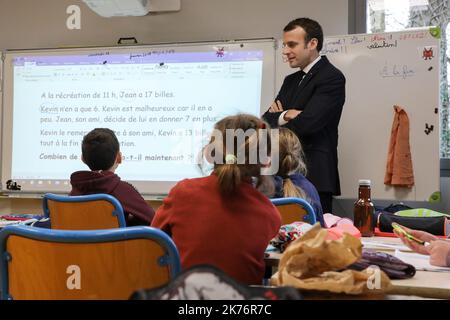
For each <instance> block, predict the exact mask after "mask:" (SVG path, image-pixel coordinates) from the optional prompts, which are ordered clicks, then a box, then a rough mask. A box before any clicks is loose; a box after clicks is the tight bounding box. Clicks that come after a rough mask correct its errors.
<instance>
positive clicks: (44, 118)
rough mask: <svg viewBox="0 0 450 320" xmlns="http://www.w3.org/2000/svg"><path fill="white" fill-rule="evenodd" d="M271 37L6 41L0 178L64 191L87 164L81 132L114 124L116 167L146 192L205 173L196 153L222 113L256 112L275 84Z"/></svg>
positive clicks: (162, 191)
mask: <svg viewBox="0 0 450 320" xmlns="http://www.w3.org/2000/svg"><path fill="white" fill-rule="evenodd" d="M274 75H275V41H274V40H273V39H264V40H243V41H239V40H236V41H225V42H202V43H185V44H161V45H147V46H125V47H111V48H109V47H108V48H106V47H101V48H99V47H93V48H69V49H45V50H21V51H7V52H6V53H5V59H4V78H3V82H4V90H3V91H4V92H3V102H4V104H3V112H2V114H3V122H2V133H3V135H2V136H3V137H2V171H1V174H2V175H1V177H2V187H3V190H5V183H6V181H7V180H9V179H13V180H14V181H17V182H18V184H20V185H21V186H22V191H23V192H36V193H43V192H49V191H51V192H67V191H69V190H70V189H71V187H70V184H69V177H70V174H71V173H72V172H74V171H78V170H89V169H88V167H87V166H86V165H84V164H83V163H82V162H81V159H80V158H81V141H82V138H83V136H84V135H85V134H86V133H87V132H89V131H90V130H92V129H94V128H98V127H103V128H104V127H106V128H110V129H112V130H114V131H115V133H116V135H117V137H118V140H119V142H120V144H121V147H120V149H121V152H122V154H123V156H124V162H123V163H122V164H121V165H119V167H118V169H117V171H116V172H117V174H118V175H119V176H120V177H121V178H122V179H123V180H127V181H130V182H131V183H133V185H135V186H136V187H137V189H138V190H139V191H140V192H141V193H143V194H149V195H164V194H167V193H168V191H169V190H170V188H171V187H172V186H173V185H174V184H175V183H177V182H178V181H179V180H182V179H184V178H194V177H198V176H202V175H203V173H202V172H201V171H200V170H199V167H198V164H197V156H198V154H199V152H200V150H201V148H202V147H203V146H204V145H205V144H206V142H207V141H208V136H209V133H210V132H211V130H212V128H213V125H214V123H215V122H217V121H218V120H219V119H221V118H223V117H225V116H228V115H232V114H236V113H240V112H245V113H251V114H254V115H257V116H259V115H260V114H261V106H266V105H268V104H269V103H270V101H271V100H272V99H273V96H274V94H275V92H274V91H275V88H274V85H275V82H274Z"/></svg>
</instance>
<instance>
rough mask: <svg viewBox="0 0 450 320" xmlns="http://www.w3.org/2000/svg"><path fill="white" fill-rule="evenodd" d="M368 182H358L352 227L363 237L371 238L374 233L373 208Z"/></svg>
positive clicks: (369, 183)
mask: <svg viewBox="0 0 450 320" xmlns="http://www.w3.org/2000/svg"><path fill="white" fill-rule="evenodd" d="M370 185H371V182H370V180H359V190H358V200H356V202H355V206H354V209H353V221H354V225H355V227H356V228H358V230H359V231H360V232H361V235H362V236H363V237H372V236H373V232H374V221H373V215H374V206H373V203H372V200H371V198H370Z"/></svg>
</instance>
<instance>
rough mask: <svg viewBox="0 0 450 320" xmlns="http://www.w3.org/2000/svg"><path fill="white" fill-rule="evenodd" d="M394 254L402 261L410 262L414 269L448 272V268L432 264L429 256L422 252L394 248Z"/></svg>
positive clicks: (449, 270)
mask: <svg viewBox="0 0 450 320" xmlns="http://www.w3.org/2000/svg"><path fill="white" fill-rule="evenodd" d="M394 255H395V256H396V257H397V258H399V259H400V260H402V261H403V262H405V263H409V264H412V265H413V266H414V267H415V268H416V270H423V271H434V272H450V268H446V267H436V266H432V265H431V264H430V256H427V255H424V254H419V253H414V252H402V251H400V250H395V254H394Z"/></svg>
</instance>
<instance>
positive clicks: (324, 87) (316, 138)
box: [263, 56, 345, 195]
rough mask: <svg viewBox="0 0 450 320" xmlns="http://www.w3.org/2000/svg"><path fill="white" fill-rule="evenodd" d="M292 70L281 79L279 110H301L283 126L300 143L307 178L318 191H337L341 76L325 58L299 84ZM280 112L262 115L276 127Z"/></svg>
mask: <svg viewBox="0 0 450 320" xmlns="http://www.w3.org/2000/svg"><path fill="white" fill-rule="evenodd" d="M299 82H300V73H299V72H296V73H293V74H291V75H289V76H287V77H286V78H285V79H284V82H283V85H282V86H281V89H280V92H279V93H278V96H277V98H276V99H277V100H280V101H281V103H282V105H283V109H284V110H287V109H297V110H302V111H303V112H302V113H301V114H300V115H299V116H297V117H296V118H294V119H292V120H291V121H289V122H288V123H287V124H286V125H284V127H286V128H289V129H291V130H292V131H294V132H295V133H296V134H297V136H298V137H299V139H300V141H301V142H302V145H303V149H304V152H305V156H306V164H307V168H308V175H307V177H308V179H309V180H310V181H311V182H312V183H313V184H314V186H315V187H316V188H317V190H318V191H319V192H332V193H333V194H334V195H340V194H341V188H340V183H339V172H338V157H337V145H338V125H339V120H340V118H341V113H342V107H343V105H344V101H345V77H344V75H343V74H342V72H341V71H339V70H338V69H337V68H336V67H334V66H333V65H332V64H331V63H330V62H329V61H328V59H327V57H325V56H322V58H321V59H320V60H319V61H318V62H317V63H316V64H315V65H314V66H313V67H312V68H311V70H310V71H309V72H308V73H307V74H306V75H305V77H304V78H303V81H302V82H301V83H300V85H299ZM280 114H281V112H274V113H270V112H269V111H266V112H265V113H264V115H263V118H264V119H265V120H266V121H267V122H268V123H269V124H270V125H271V127H272V128H275V127H278V118H279V117H280Z"/></svg>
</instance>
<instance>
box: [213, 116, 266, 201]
mask: <svg viewBox="0 0 450 320" xmlns="http://www.w3.org/2000/svg"><path fill="white" fill-rule="evenodd" d="M214 129H215V130H214V131H215V132H217V133H218V136H215V135H214V134H213V135H212V137H211V141H210V143H209V144H208V145H207V146H206V147H205V148H204V151H205V152H208V151H209V152H210V155H211V156H212V157H214V161H211V162H213V163H214V174H216V175H217V177H218V180H219V186H220V189H221V191H222V192H223V193H224V194H232V193H234V192H235V191H236V190H237V188H238V187H239V185H240V184H241V183H242V182H243V181H251V179H252V178H256V187H257V188H258V189H259V190H260V191H261V192H263V193H265V194H266V195H271V194H273V191H274V186H273V181H272V179H270V178H268V176H264V175H261V169H262V168H263V166H264V165H266V164H267V163H264V162H267V160H268V159H270V152H271V142H270V141H271V140H270V134H269V133H268V132H269V125H268V124H267V123H265V122H264V121H262V120H261V119H259V118H257V117H255V116H253V115H249V114H238V115H235V116H229V117H226V118H224V119H222V120H220V121H219V122H217V123H216V125H215V126H214ZM261 129H267V131H266V134H262V133H263V132H262V131H261ZM227 135H228V137H227ZM230 135H232V136H231V138H230ZM233 135H234V136H233ZM237 135H241V137H240V138H238V137H237ZM242 137H244V138H243V139H242Z"/></svg>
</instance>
